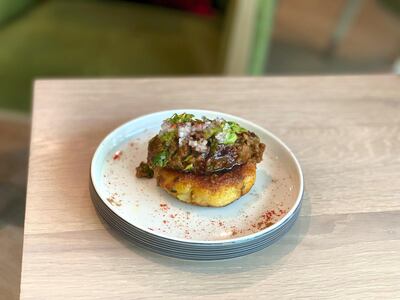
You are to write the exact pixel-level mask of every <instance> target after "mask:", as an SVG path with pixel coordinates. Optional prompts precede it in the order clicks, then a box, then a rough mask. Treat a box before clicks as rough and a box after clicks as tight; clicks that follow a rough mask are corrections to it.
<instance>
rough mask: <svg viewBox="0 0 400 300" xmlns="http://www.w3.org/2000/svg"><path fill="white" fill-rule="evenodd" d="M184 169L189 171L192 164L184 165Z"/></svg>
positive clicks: (191, 168)
mask: <svg viewBox="0 0 400 300" xmlns="http://www.w3.org/2000/svg"><path fill="white" fill-rule="evenodd" d="M184 170H185V171H191V170H193V164H189V165H187V166H186V167H185V169H184Z"/></svg>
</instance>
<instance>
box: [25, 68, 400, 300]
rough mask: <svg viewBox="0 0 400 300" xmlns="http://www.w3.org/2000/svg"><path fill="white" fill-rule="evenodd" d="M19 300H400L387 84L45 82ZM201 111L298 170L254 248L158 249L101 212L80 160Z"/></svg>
mask: <svg viewBox="0 0 400 300" xmlns="http://www.w3.org/2000/svg"><path fill="white" fill-rule="evenodd" d="M34 94H35V96H34V112H33V128H32V140H31V153H30V166H29V183H28V194H27V205H26V220H25V235H24V250H23V265H22V282H21V298H22V299H41V300H43V299H163V300H164V299H200V298H206V299H282V298H283V299H293V298H295V297H296V298H304V299H308V298H318V299H321V298H329V299H343V298H349V299H355V298H358V299H371V298H379V299H389V298H400V79H399V78H398V77H395V76H346V77H280V78H229V79H228V78H198V79H195V78H193V79H192V78H188V79H179V78H176V79H132V80H131V79H122V80H44V81H37V82H36V84H35V91H34ZM173 108H202V109H210V110H217V111H222V112H227V113H230V114H234V115H238V116H240V117H243V118H246V119H250V120H252V121H254V122H255V123H258V124H259V125H261V126H263V127H265V128H268V129H270V130H271V131H272V132H274V133H275V134H277V135H278V136H279V137H281V138H282V139H283V140H284V141H285V142H287V143H288V145H289V146H290V147H291V148H292V149H293V151H294V152H295V154H296V155H297V157H298V158H299V160H300V163H301V164H302V166H303V170H304V175H305V182H306V193H305V199H304V206H303V208H302V212H301V217H300V219H299V220H298V221H297V223H296V224H295V226H294V227H293V228H292V230H291V231H290V232H289V234H287V235H286V236H285V237H284V238H282V239H281V240H280V241H279V242H278V243H276V244H274V245H273V246H271V247H269V248H267V249H265V250H263V251H261V252H258V253H256V254H253V255H250V256H247V257H243V258H239V259H234V260H228V261H221V262H190V261H181V260H176V259H171V258H167V257H162V256H159V255H156V254H152V253H149V252H146V251H144V250H141V249H139V248H137V247H136V246H132V245H130V244H128V243H127V242H125V241H124V240H123V239H122V238H120V237H119V236H118V235H116V234H114V233H112V232H110V231H109V230H108V229H107V227H106V226H105V225H104V224H103V223H102V222H101V221H100V219H99V217H98V216H97V215H96V212H95V210H94V208H93V205H92V203H91V200H90V197H89V189H88V182H89V164H90V160H91V156H92V154H93V152H94V150H95V149H96V146H97V145H98V144H99V142H100V141H101V140H102V138H103V137H104V136H105V135H106V134H107V133H108V132H109V131H111V130H112V129H113V128H115V127H116V126H118V125H120V124H121V123H124V122H126V121H128V120H130V119H132V118H135V117H137V116H140V115H143V114H147V113H151V112H154V111H159V110H165V109H173Z"/></svg>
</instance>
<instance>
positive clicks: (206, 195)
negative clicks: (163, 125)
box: [155, 163, 256, 207]
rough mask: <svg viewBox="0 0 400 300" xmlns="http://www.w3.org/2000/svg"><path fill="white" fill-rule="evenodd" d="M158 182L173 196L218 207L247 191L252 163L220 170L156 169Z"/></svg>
mask: <svg viewBox="0 0 400 300" xmlns="http://www.w3.org/2000/svg"><path fill="white" fill-rule="evenodd" d="M155 176H156V178H157V183H158V185H159V186H160V187H161V188H163V189H164V190H165V191H167V192H168V193H169V194H171V195H172V196H174V197H175V198H177V199H179V200H181V201H183V202H187V203H191V204H195V205H200V206H214V207H221V206H225V205H228V204H230V203H232V202H233V201H235V200H237V199H238V198H240V197H241V196H243V195H244V194H246V193H248V192H249V191H250V189H251V187H252V186H253V184H254V182H255V179H256V165H255V164H254V163H246V164H244V165H241V166H237V167H234V168H233V169H232V170H230V171H228V172H225V173H222V174H212V175H196V174H191V173H183V172H179V171H175V170H171V169H165V168H161V169H158V170H156V172H155Z"/></svg>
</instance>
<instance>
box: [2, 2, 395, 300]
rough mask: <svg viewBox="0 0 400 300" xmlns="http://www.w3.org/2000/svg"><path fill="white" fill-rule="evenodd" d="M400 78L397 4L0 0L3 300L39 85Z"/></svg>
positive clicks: (10, 280) (16, 245)
mask: <svg viewBox="0 0 400 300" xmlns="http://www.w3.org/2000/svg"><path fill="white" fill-rule="evenodd" d="M371 73H400V1H398V0H330V1H326V0H141V1H139V0H138V1H133V0H131V1H128V0H125V1H123V0H0V245H1V247H0V299H17V298H18V295H19V280H20V262H21V250H22V232H23V215H24V205H25V204H24V200H25V189H26V172H27V171H26V170H27V157H28V148H29V146H28V145H29V132H30V117H29V114H30V110H31V98H32V84H33V81H34V80H35V79H36V78H68V77H74V78H76V77H80V78H85V77H97V78H98V77H143V76H146V77H149V76H207V75H213V76H277V75H279V76H282V75H326V74H371Z"/></svg>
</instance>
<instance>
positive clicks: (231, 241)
mask: <svg viewBox="0 0 400 300" xmlns="http://www.w3.org/2000/svg"><path fill="white" fill-rule="evenodd" d="M184 112H186V113H194V114H214V115H220V116H221V117H223V118H228V119H229V118H230V119H235V120H237V122H239V123H240V122H242V123H245V124H249V125H251V126H252V127H254V128H257V130H259V131H262V132H264V133H265V134H267V135H269V136H270V137H271V138H272V139H274V140H275V141H276V142H277V143H278V144H279V145H280V146H281V147H283V148H284V149H285V150H286V152H287V153H288V154H289V156H290V157H291V158H292V160H293V161H294V164H295V167H296V171H297V173H298V175H299V180H300V186H299V191H298V194H297V196H296V201H295V203H294V205H293V206H292V207H291V208H290V210H289V211H288V212H287V213H286V214H285V216H284V217H283V218H281V219H280V220H279V221H278V222H276V223H274V224H273V225H271V226H269V227H267V228H264V229H262V230H260V231H257V232H254V233H251V234H248V235H244V236H239V237H236V238H230V239H225V240H214V241H208V240H189V239H185V238H177V237H171V236H168V235H166V234H163V233H158V232H153V231H150V230H147V228H142V227H141V226H137V225H135V224H132V223H131V222H129V221H127V220H125V219H124V218H122V217H121V216H119V215H118V214H117V213H116V215H117V216H118V217H119V218H121V219H123V220H125V221H126V222H128V223H129V224H131V225H132V226H134V227H136V228H138V229H140V230H143V231H145V232H147V233H149V234H151V235H156V236H159V237H162V238H165V239H169V240H174V241H179V242H182V243H194V244H216V245H223V244H227V243H228V244H234V243H241V242H243V241H246V240H249V239H253V238H256V237H258V236H259V235H264V234H268V232H269V231H272V230H274V229H275V228H277V227H279V226H280V225H281V224H282V223H284V222H286V220H287V219H288V218H290V216H291V215H292V214H293V213H294V212H295V211H296V209H297V208H298V207H299V206H300V205H301V201H302V198H303V194H304V175H303V171H302V169H301V166H300V163H299V161H298V159H297V158H296V156H295V155H294V153H293V151H292V150H291V149H290V148H289V147H288V146H287V145H286V144H285V143H284V142H283V141H282V140H281V139H280V138H278V137H277V136H276V135H275V134H273V133H272V132H270V131H269V130H267V129H265V128H263V127H261V126H259V125H257V124H255V123H253V122H252V121H249V120H246V119H244V118H241V117H238V116H235V115H231V114H227V113H223V112H218V111H212V110H204V109H194V108H191V109H169V110H162V111H157V112H153V113H149V114H145V115H142V116H139V117H137V118H134V119H131V120H129V121H127V122H125V123H123V124H121V125H120V126H118V127H116V128H115V129H113V130H112V131H111V132H109V133H108V134H107V135H106V136H105V137H104V138H103V139H102V140H101V142H100V143H99V144H98V146H97V147H96V150H95V152H94V154H93V156H92V160H91V163H90V180H91V182H92V184H93V188H94V190H95V192H96V194H97V195H98V196H99V198H100V199H101V200H102V201H103V203H104V204H105V205H107V207H109V208H110V209H111V210H113V209H112V207H110V205H109V204H108V203H107V201H105V200H104V199H103V198H102V197H101V195H100V193H99V190H98V186H97V182H96V181H95V180H93V178H94V177H95V176H94V171H95V170H94V169H95V166H94V161H95V159H96V157H97V156H98V155H100V154H99V153H100V148H101V146H102V145H104V143H105V142H107V140H109V139H111V138H112V137H113V136H114V135H115V134H116V133H117V132H118V131H120V130H121V129H123V128H124V127H127V126H129V125H130V124H131V123H135V122H138V121H140V120H143V119H146V118H149V117H156V116H159V115H164V114H174V113H184ZM113 211H114V210H113Z"/></svg>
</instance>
